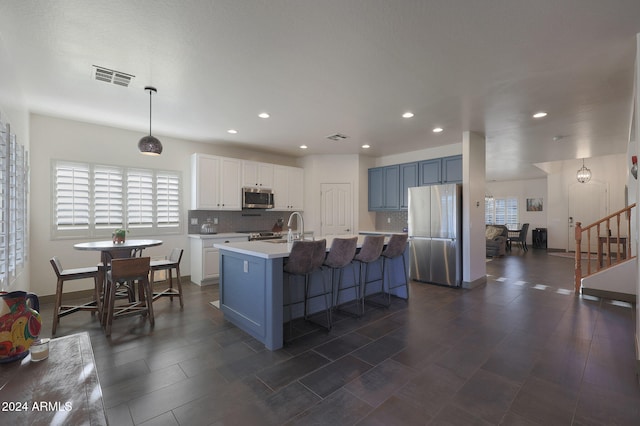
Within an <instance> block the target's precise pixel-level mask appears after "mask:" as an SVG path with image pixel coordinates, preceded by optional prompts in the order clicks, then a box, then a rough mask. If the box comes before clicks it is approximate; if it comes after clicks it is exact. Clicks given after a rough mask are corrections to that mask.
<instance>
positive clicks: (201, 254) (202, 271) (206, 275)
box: [190, 234, 248, 285]
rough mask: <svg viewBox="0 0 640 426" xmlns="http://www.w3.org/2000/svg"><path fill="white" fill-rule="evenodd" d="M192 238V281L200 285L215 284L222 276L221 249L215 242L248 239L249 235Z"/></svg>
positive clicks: (232, 241)
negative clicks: (216, 246)
mask: <svg viewBox="0 0 640 426" xmlns="http://www.w3.org/2000/svg"><path fill="white" fill-rule="evenodd" d="M190 239H191V281H192V282H194V283H196V284H198V285H209V284H214V283H215V282H216V281H217V280H218V278H219V277H220V251H219V250H218V249H217V248H215V247H213V245H214V244H220V243H234V242H240V241H247V240H248V236H247V235H242V234H232V235H230V236H211V237H210V236H193V237H191V238H190Z"/></svg>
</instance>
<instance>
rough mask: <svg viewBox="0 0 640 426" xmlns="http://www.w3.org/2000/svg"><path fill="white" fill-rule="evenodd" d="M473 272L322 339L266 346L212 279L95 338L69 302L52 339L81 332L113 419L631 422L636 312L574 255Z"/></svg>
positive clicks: (518, 258) (343, 322)
mask: <svg viewBox="0 0 640 426" xmlns="http://www.w3.org/2000/svg"><path fill="white" fill-rule="evenodd" d="M487 273H488V274H490V275H489V277H488V283H487V284H486V285H485V286H482V287H480V288H477V289H474V290H459V289H451V288H446V287H440V286H434V285H429V284H422V283H415V282H414V283H411V285H410V294H411V296H410V300H409V302H406V301H403V300H394V303H393V304H392V306H391V308H390V309H380V308H374V307H367V312H366V314H365V316H364V317H363V318H360V319H354V318H351V317H348V316H341V315H336V318H335V320H336V321H335V326H334V328H333V330H332V331H331V332H330V333H327V332H326V331H323V330H320V329H318V328H316V327H315V326H313V325H307V324H305V323H304V322H297V323H296V333H297V334H299V335H300V334H301V335H302V336H301V337H299V338H297V339H295V340H293V341H292V342H291V343H288V344H287V345H286V346H285V348H284V349H282V350H279V351H276V352H270V351H267V350H265V349H264V347H263V346H262V345H261V344H260V343H258V342H257V341H255V340H254V339H253V338H251V337H250V336H248V335H246V334H245V333H244V332H242V331H240V330H238V329H237V328H236V327H234V326H233V325H231V324H229V323H228V322H226V321H225V320H224V318H223V316H222V314H221V312H220V311H219V310H218V309H215V308H214V307H212V306H211V304H210V303H209V302H211V301H213V300H216V299H218V295H217V292H218V288H217V286H208V287H202V288H201V287H198V286H196V285H194V284H186V285H184V291H185V309H184V310H180V307H179V303H178V301H177V299H176V300H174V301H173V302H170V301H169V300H168V299H161V300H158V301H157V302H156V303H155V304H154V307H155V317H156V325H155V328H154V329H153V330H151V329H150V328H149V325H148V323H145V322H144V321H142V320H141V319H140V318H135V317H133V318H124V319H121V320H117V321H116V322H114V327H113V334H112V336H111V338H110V339H108V338H106V337H105V336H104V333H103V332H102V330H101V328H100V326H99V324H98V322H97V320H96V319H95V318H94V317H92V316H91V315H90V314H89V313H85V312H83V313H78V314H74V315H70V316H68V317H65V318H63V319H62V321H61V323H60V326H59V328H58V335H65V334H71V333H75V332H78V331H88V332H89V333H90V335H91V340H92V344H93V348H94V353H95V358H96V363H97V370H98V375H99V378H100V382H101V386H102V391H103V397H104V403H105V406H106V407H107V410H108V411H107V414H108V418H109V421H110V424H113V425H119V426H121V425H130V424H145V425H147V424H149V425H150V424H158V425H225V424H228V425H279V424H301V425H308V424H318V425H332V426H337V425H353V424H360V425H369V424H370V425H391V424H393V425H414V424H415V425H443V424H446V425H467V424H473V425H497V424H505V425H603V424H616V425H638V424H640V390H639V387H638V384H637V379H636V375H635V364H636V361H635V351H634V333H635V331H634V324H635V323H634V321H635V320H634V318H635V307H632V306H631V305H627V304H624V303H611V302H610V301H606V300H599V299H594V298H588V297H576V296H575V295H574V293H573V291H572V288H573V262H572V260H571V259H566V258H561V257H555V256H548V255H547V254H546V252H545V251H542V250H533V249H532V250H529V251H528V252H527V253H526V254H525V253H523V252H521V251H519V250H517V249H516V250H514V251H513V252H512V254H508V255H507V256H505V257H503V258H498V259H494V260H492V261H490V262H488V263H487ZM54 284H55V279H54V277H52V278H51V285H52V288H53V286H54ZM42 314H43V316H44V333H45V334H48V333H50V330H51V315H52V307H51V305H43V306H42ZM286 329H288V327H286Z"/></svg>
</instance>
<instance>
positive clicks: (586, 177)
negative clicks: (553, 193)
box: [576, 158, 591, 183]
mask: <svg viewBox="0 0 640 426" xmlns="http://www.w3.org/2000/svg"><path fill="white" fill-rule="evenodd" d="M576 179H578V182H580V183H587V182H589V181H590V180H591V170H589V169H587V168H586V167H585V166H584V158H583V159H582V167H581V168H580V169H578V174H576Z"/></svg>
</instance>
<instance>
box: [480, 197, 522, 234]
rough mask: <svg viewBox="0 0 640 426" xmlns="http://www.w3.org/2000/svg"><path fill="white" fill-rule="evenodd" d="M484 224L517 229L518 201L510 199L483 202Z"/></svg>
mask: <svg viewBox="0 0 640 426" xmlns="http://www.w3.org/2000/svg"><path fill="white" fill-rule="evenodd" d="M485 222H486V223H488V224H496V225H509V226H511V227H512V228H517V227H519V223H518V199H517V198H515V197H510V198H495V199H487V200H485Z"/></svg>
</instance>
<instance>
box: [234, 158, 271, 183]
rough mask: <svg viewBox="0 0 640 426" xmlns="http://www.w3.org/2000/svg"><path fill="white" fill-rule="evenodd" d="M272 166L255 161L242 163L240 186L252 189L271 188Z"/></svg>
mask: <svg viewBox="0 0 640 426" xmlns="http://www.w3.org/2000/svg"><path fill="white" fill-rule="evenodd" d="M273 171H274V165H273V164H269V163H259V162H256V161H243V162H242V186H244V187H252V188H254V187H255V188H267V189H271V188H273Z"/></svg>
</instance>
